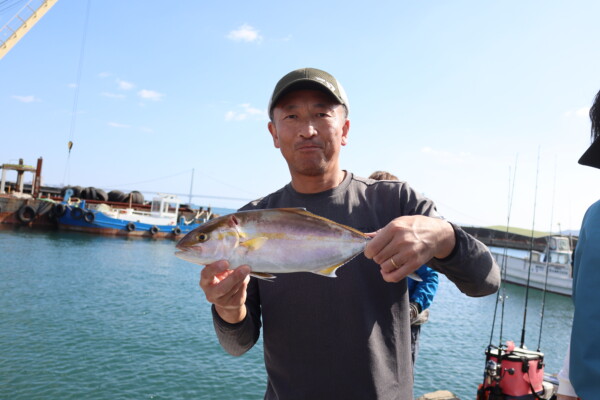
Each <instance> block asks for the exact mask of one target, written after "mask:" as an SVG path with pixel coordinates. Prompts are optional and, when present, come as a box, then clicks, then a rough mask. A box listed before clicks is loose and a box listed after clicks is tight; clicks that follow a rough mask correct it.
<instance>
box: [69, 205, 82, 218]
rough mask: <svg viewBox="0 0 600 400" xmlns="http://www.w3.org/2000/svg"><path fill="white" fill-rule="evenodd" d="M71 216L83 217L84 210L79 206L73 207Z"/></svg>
mask: <svg viewBox="0 0 600 400" xmlns="http://www.w3.org/2000/svg"><path fill="white" fill-rule="evenodd" d="M71 217H72V218H73V219H81V217H83V210H82V209H81V208H79V207H74V208H71Z"/></svg>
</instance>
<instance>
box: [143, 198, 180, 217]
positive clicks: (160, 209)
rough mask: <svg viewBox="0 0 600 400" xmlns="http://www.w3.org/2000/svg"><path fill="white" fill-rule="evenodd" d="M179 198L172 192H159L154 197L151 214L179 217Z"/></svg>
mask: <svg viewBox="0 0 600 400" xmlns="http://www.w3.org/2000/svg"><path fill="white" fill-rule="evenodd" d="M179 203H180V202H179V198H178V197H177V196H175V195H172V194H162V193H159V194H158V196H156V197H154V198H153V199H152V204H151V206H150V215H152V216H157V217H173V218H176V217H177V212H178V211H179Z"/></svg>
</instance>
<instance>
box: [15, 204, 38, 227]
mask: <svg viewBox="0 0 600 400" xmlns="http://www.w3.org/2000/svg"><path fill="white" fill-rule="evenodd" d="M36 215H37V213H36V212H35V209H34V208H33V207H31V206H30V205H28V204H25V205H24V206H23V207H21V208H19V211H17V218H18V219H19V221H21V222H22V223H24V224H28V223H30V222H31V221H33V219H34V218H35V217H36Z"/></svg>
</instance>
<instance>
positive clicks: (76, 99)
mask: <svg viewBox="0 0 600 400" xmlns="http://www.w3.org/2000/svg"><path fill="white" fill-rule="evenodd" d="M91 3H92V2H91V1H90V0H88V2H87V7H86V10H85V19H84V24H83V37H82V39H81V48H80V50H79V63H78V66H77V79H76V82H75V97H74V99H73V110H72V111H71V127H70V130H69V145H68V148H69V152H68V154H67V164H66V166H65V174H64V176H63V182H66V183H67V184H68V182H69V181H68V179H65V178H66V177H67V176H68V173H69V163H70V160H71V148H72V147H73V138H74V136H75V124H76V122H77V108H78V106H79V89H80V87H81V76H82V75H83V59H84V55H85V43H86V38H87V30H88V25H89V19H90V6H91Z"/></svg>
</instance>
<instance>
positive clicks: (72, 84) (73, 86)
mask: <svg viewBox="0 0 600 400" xmlns="http://www.w3.org/2000/svg"><path fill="white" fill-rule="evenodd" d="M67 87H68V88H69V89H75V88H76V87H77V84H76V83H69V84H67Z"/></svg>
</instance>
